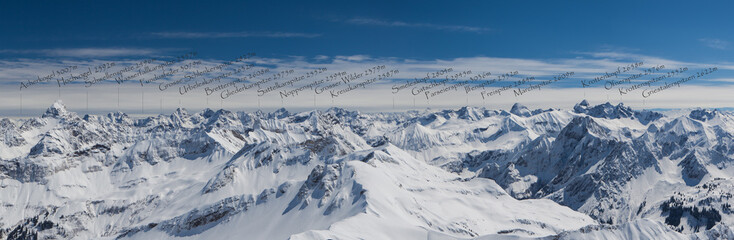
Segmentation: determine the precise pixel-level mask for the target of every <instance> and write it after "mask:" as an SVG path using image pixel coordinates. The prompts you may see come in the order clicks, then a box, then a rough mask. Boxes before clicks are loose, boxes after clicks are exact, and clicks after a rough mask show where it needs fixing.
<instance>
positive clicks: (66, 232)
mask: <svg viewBox="0 0 734 240" xmlns="http://www.w3.org/2000/svg"><path fill="white" fill-rule="evenodd" d="M733 195H734V114H733V113H729V112H725V111H718V110H709V109H693V110H681V111H677V112H672V111H671V112H665V114H663V113H660V112H654V111H648V110H633V109H632V108H630V107H627V106H625V105H623V104H619V105H616V106H615V105H612V104H610V103H605V104H601V105H596V106H593V105H590V104H589V103H588V102H587V101H582V102H581V103H579V104H576V105H575V106H573V108H572V109H567V110H561V109H547V110H542V109H539V110H532V109H528V108H526V107H524V106H522V105H520V104H515V105H514V106H513V107H512V108H511V109H510V110H509V111H505V110H491V109H484V108H473V107H464V108H461V109H458V110H442V111H435V110H425V111H408V112H400V113H360V112H356V111H349V110H345V109H340V108H331V109H328V110H325V111H322V110H314V111H308V112H300V113H291V112H288V111H286V110H285V109H280V110H277V111H274V112H271V113H264V112H261V111H257V112H230V111H227V110H218V111H215V110H210V109H205V110H203V111H201V112H187V111H186V110H184V109H178V110H176V111H175V112H173V113H172V114H171V115H158V116H154V117H145V118H132V117H130V116H128V115H126V114H125V113H121V112H117V113H110V114H107V115H103V116H96V115H85V116H80V115H79V114H76V113H74V112H71V111H68V110H67V109H66V107H65V106H64V105H63V104H62V103H61V102H60V101H59V102H56V103H54V104H53V105H52V106H51V107H50V108H48V110H47V111H46V112H45V114H43V115H42V116H41V117H36V118H29V119H8V118H4V119H0V239H13V240H15V239H293V240H302V239H734V231H733V230H732V226H734V209H732V207H731V205H732V204H734V199H733Z"/></svg>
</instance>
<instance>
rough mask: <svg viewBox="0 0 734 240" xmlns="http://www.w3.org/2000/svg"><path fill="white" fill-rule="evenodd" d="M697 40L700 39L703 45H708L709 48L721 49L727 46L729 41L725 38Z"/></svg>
mask: <svg viewBox="0 0 734 240" xmlns="http://www.w3.org/2000/svg"><path fill="white" fill-rule="evenodd" d="M698 41H700V42H701V43H703V45H706V46H707V47H710V48H715V49H722V50H723V49H727V48H729V42H727V41H725V40H721V39H716V38H701V39H698Z"/></svg>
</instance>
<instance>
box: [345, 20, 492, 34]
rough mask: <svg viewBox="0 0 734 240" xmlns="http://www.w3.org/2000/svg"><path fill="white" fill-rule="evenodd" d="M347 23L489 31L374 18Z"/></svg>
mask: <svg viewBox="0 0 734 240" xmlns="http://www.w3.org/2000/svg"><path fill="white" fill-rule="evenodd" d="M347 23H350V24H355V25H373V26H387V27H408V28H426V29H434V30H443V31H456V32H473V33H483V32H487V31H489V30H490V29H489V28H484V27H474V26H463V25H442V24H433V23H408V22H403V21H388V20H381V19H374V18H352V19H349V20H347Z"/></svg>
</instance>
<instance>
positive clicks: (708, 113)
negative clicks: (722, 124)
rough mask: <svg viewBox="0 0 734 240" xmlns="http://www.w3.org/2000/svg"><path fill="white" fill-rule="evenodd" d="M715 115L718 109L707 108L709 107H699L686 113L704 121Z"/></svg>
mask: <svg viewBox="0 0 734 240" xmlns="http://www.w3.org/2000/svg"><path fill="white" fill-rule="evenodd" d="M717 115H718V111H717V110H716V109H714V110H709V109H701V108H699V109H696V110H693V111H691V113H690V114H688V117H690V118H692V119H696V120H699V121H702V122H705V121H708V120H711V119H714V118H716V116H717Z"/></svg>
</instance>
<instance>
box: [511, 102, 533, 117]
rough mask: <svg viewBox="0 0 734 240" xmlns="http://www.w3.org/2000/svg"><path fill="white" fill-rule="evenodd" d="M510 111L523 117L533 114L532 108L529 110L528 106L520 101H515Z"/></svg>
mask: <svg viewBox="0 0 734 240" xmlns="http://www.w3.org/2000/svg"><path fill="white" fill-rule="evenodd" d="M510 113H512V114H515V115H517V116H522V117H529V116H531V115H532V113H531V112H530V110H528V108H527V107H525V105H522V104H520V103H515V104H514V105H512V108H511V109H510Z"/></svg>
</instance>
